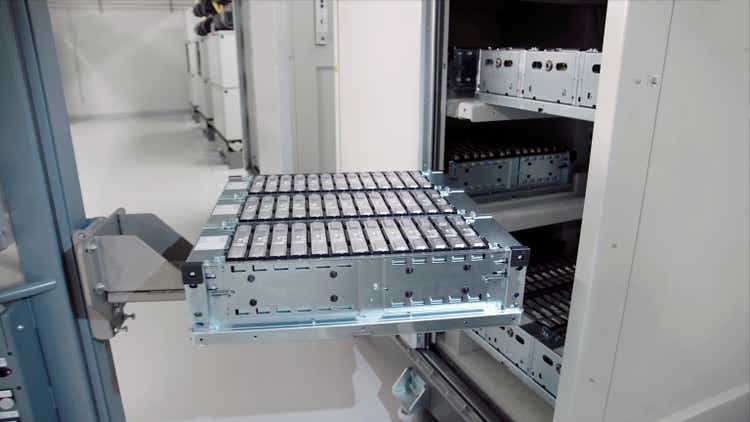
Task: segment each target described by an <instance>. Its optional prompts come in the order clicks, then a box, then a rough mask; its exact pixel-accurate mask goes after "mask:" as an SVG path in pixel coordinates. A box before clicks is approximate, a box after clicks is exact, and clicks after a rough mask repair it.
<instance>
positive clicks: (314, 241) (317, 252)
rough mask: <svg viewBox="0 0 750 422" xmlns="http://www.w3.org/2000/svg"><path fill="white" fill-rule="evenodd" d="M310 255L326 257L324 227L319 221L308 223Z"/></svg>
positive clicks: (326, 242)
mask: <svg viewBox="0 0 750 422" xmlns="http://www.w3.org/2000/svg"><path fill="white" fill-rule="evenodd" d="M310 254H311V255H313V256H321V255H328V239H327V238H326V226H325V225H324V224H323V223H321V222H320V221H315V222H312V223H310Z"/></svg>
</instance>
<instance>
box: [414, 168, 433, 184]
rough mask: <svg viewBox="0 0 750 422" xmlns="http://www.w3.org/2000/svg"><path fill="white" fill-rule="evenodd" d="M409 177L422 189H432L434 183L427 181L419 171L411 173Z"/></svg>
mask: <svg viewBox="0 0 750 422" xmlns="http://www.w3.org/2000/svg"><path fill="white" fill-rule="evenodd" d="M409 175H411V177H412V178H413V179H414V181H415V182H416V183H417V184H418V185H419V187H421V188H430V187H432V183H430V181H429V180H427V179H426V178H425V177H424V176H423V175H422V173H420V172H418V171H410V172H409Z"/></svg>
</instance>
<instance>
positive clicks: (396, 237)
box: [380, 218, 409, 252]
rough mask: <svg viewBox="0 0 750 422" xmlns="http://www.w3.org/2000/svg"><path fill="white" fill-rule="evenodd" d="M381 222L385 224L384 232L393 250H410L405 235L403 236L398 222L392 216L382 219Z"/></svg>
mask: <svg viewBox="0 0 750 422" xmlns="http://www.w3.org/2000/svg"><path fill="white" fill-rule="evenodd" d="M380 223H381V224H382V225H383V233H385V237H386V238H387V239H388V244H389V245H391V250H392V251H397V252H401V251H408V250H409V247H408V246H406V242H405V241H404V238H403V236H401V231H399V229H398V227H397V226H396V222H395V221H393V219H392V218H383V219H382V220H380Z"/></svg>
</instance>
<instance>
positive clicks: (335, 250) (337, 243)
mask: <svg viewBox="0 0 750 422" xmlns="http://www.w3.org/2000/svg"><path fill="white" fill-rule="evenodd" d="M328 238H329V239H330V241H331V253H332V254H334V255H345V254H347V253H349V248H348V246H347V244H346V235H345V234H344V226H343V225H342V224H341V222H340V221H331V222H329V223H328Z"/></svg>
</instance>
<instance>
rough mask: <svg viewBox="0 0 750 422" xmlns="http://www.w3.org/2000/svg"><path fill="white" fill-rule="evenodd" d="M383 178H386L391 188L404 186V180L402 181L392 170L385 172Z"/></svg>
mask: <svg viewBox="0 0 750 422" xmlns="http://www.w3.org/2000/svg"><path fill="white" fill-rule="evenodd" d="M385 178H386V179H387V180H388V183H390V184H391V188H393V189H403V188H404V187H405V186H404V182H402V181H401V179H399V177H398V176H396V173H394V172H392V171H387V172H385Z"/></svg>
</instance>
